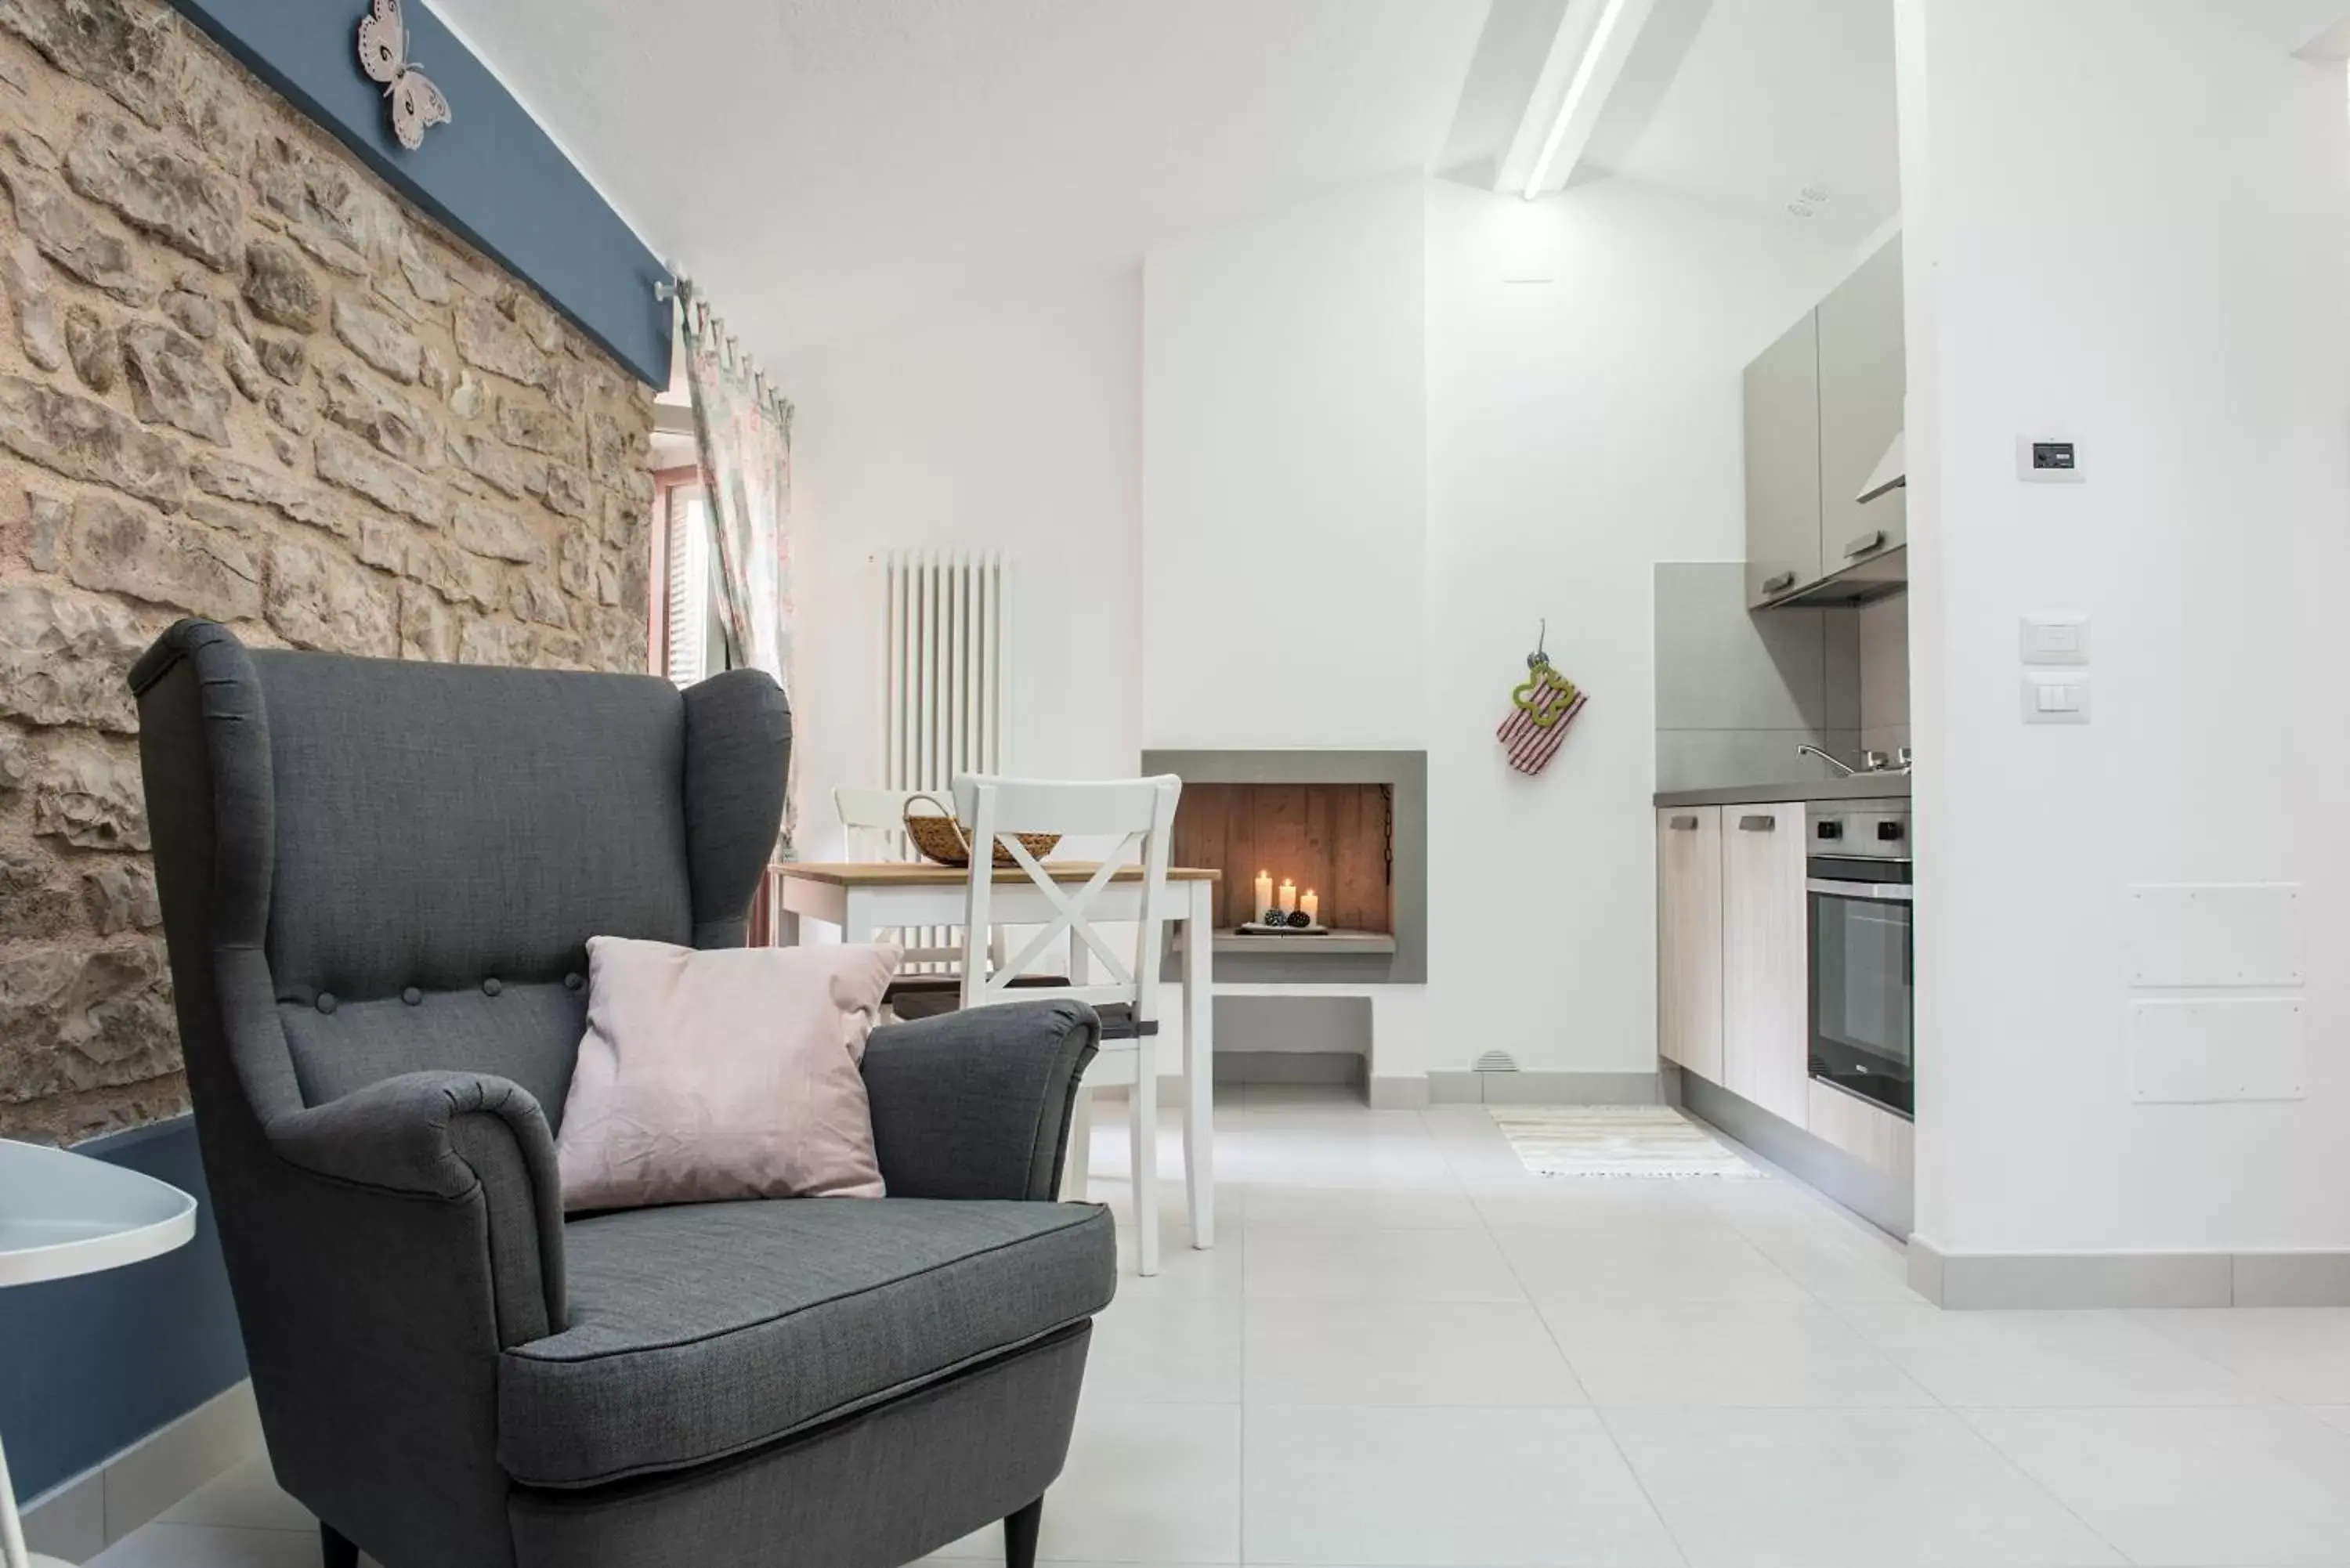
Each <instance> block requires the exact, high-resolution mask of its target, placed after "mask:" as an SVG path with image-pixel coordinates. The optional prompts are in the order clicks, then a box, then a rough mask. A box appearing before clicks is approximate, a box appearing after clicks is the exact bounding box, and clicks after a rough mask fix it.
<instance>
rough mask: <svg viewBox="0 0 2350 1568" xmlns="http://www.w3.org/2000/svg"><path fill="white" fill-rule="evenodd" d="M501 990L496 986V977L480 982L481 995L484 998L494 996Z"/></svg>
mask: <svg viewBox="0 0 2350 1568" xmlns="http://www.w3.org/2000/svg"><path fill="white" fill-rule="evenodd" d="M502 989H503V988H502V987H501V986H500V985H499V984H498V977H497V976H496V975H492V976H490V978H489V979H487V980H485V981H482V994H483V995H484V996H495V995H496V994H497V993H498V992H499V991H500V990H502Z"/></svg>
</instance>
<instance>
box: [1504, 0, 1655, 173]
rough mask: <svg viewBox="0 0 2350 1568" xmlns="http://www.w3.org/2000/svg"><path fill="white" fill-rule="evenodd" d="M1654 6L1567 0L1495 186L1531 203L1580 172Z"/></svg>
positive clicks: (1648, 1)
mask: <svg viewBox="0 0 2350 1568" xmlns="http://www.w3.org/2000/svg"><path fill="white" fill-rule="evenodd" d="M1655 10H1656V0H1568V4H1567V7H1566V12H1565V15H1564V16H1561V17H1560V18H1559V24H1558V33H1557V35H1556V36H1555V37H1554V38H1553V39H1552V40H1551V47H1550V55H1549V57H1547V58H1546V59H1544V62H1543V68H1542V75H1541V76H1540V77H1539V78H1537V79H1536V80H1535V82H1534V95H1533V96H1532V97H1531V98H1530V99H1527V100H1526V111H1525V114H1524V116H1523V118H1522V119H1520V120H1519V121H1518V133H1517V135H1516V136H1515V137H1513V139H1512V140H1511V142H1510V150H1509V151H1507V152H1506V153H1504V154H1503V157H1502V161H1501V164H1500V166H1499V167H1498V169H1497V170H1496V171H1495V179H1494V184H1493V188H1494V189H1495V190H1497V191H1512V192H1517V193H1518V194H1520V195H1522V196H1524V197H1525V198H1526V199H1527V200H1529V201H1532V200H1534V198H1536V197H1538V196H1543V195H1546V194H1548V193H1549V192H1553V191H1558V190H1563V189H1564V188H1565V185H1566V182H1568V181H1569V180H1570V179H1572V178H1574V175H1575V165H1576V164H1578V163H1580V162H1581V161H1583V154H1584V152H1585V151H1586V150H1587V149H1588V148H1589V147H1590V145H1591V137H1592V133H1593V132H1594V131H1596V130H1598V129H1599V121H1600V119H1601V117H1602V116H1604V115H1605V114H1606V113H1607V99H1608V96H1609V95H1610V94H1611V93H1613V92H1614V91H1615V90H1616V85H1617V83H1618V82H1619V81H1621V80H1622V79H1623V77H1624V65H1625V62H1626V61H1627V60H1629V59H1630V58H1631V57H1632V51H1633V49H1634V48H1635V47H1637V46H1638V43H1639V41H1640V29H1641V28H1643V27H1645V26H1648V18H1649V16H1651V15H1652V14H1653V13H1654V12H1655Z"/></svg>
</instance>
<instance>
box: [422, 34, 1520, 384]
mask: <svg viewBox="0 0 2350 1568" xmlns="http://www.w3.org/2000/svg"><path fill="white" fill-rule="evenodd" d="M1487 5H1488V0H985V3H980V0H668V3H666V4H655V3H650V0H434V8H435V9H436V10H437V11H438V12H440V13H441V14H442V16H444V17H446V18H447V20H448V21H449V22H450V24H451V25H452V26H453V27H454V28H455V29H456V30H457V31H458V32H459V33H460V34H461V35H462V36H463V37H464V38H465V39H466V41H467V42H468V43H469V44H471V45H472V46H473V48H474V50H475V51H476V52H477V53H479V54H480V55H481V56H482V57H483V58H484V60H485V61H486V62H487V63H488V64H489V65H490V67H492V69H494V71H496V72H497V74H498V75H499V76H500V77H501V78H503V79H504V81H505V83H506V85H507V86H508V88H510V89H511V90H513V91H514V93H515V96H516V97H517V98H518V99H521V100H522V102H523V103H524V104H525V107H527V108H528V109H530V111H531V112H532V113H533V114H534V115H535V116H536V118H537V119H539V120H540V122H541V123H542V124H543V125H545V126H546V128H547V130H549V132H550V133H551V134H552V135H553V136H554V137H555V138H556V140H557V141H558V142H560V143H561V144H562V145H563V146H564V148H565V149H566V151H568V152H569V153H570V154H571V156H572V157H573V158H574V159H575V160H576V161H577V162H578V163H579V165H580V167H581V168H582V169H584V170H585V171H587V175H588V177H589V178H590V179H591V180H593V181H595V182H596V183H597V184H598V187H599V188H600V189H601V190H602V191H603V192H604V193H605V195H606V197H607V198H608V200H610V201H611V202H612V203H613V204H614V205H615V206H616V207H618V208H619V210H620V212H621V213H622V214H623V215H624V216H626V217H627V218H628V219H629V221H630V222H631V223H634V224H635V225H636V226H637V228H638V230H639V233H640V234H642V235H643V237H644V239H645V241H646V242H647V243H648V244H650V245H651V246H652V247H653V248H654V249H655V250H657V251H659V252H660V254H662V255H663V256H665V257H666V258H667V259H668V260H669V261H670V262H671V265H674V266H677V267H678V268H680V269H681V270H683V271H685V272H688V273H690V274H691V275H693V276H695V277H696V278H697V279H699V280H700V281H701V282H702V284H703V285H704V286H706V287H707V288H708V290H709V292H710V294H711V296H712V298H713V299H714V300H715V301H716V303H717V304H718V305H719V306H720V307H721V308H722V309H723V312H724V313H725V315H726V317H727V318H728V321H729V323H730V325H731V326H732V327H733V329H734V331H735V332H736V334H737V335H738V336H739V337H741V338H742V340H743V343H744V345H745V346H746V347H749V348H754V350H756V351H757V352H759V353H760V354H761V355H763V356H764V357H766V358H768V359H769V360H770V362H771V364H772V363H777V362H780V361H781V360H783V359H784V358H786V357H787V355H788V351H789V349H790V348H791V347H792V346H793V345H795V344H796V343H799V342H803V341H806V340H807V339H809V338H812V337H821V336H826V335H828V334H831V333H835V332H838V331H842V330H846V329H848V328H851V327H858V326H860V325H865V324H868V323H870V322H873V321H876V320H879V319H881V318H885V317H890V316H894V315H898V314H900V313H902V312H905V311H908V310H910V309H914V308H918V307H919V306H921V305H923V304H926V303H935V302H936V301H938V300H939V299H941V298H945V297H951V296H955V295H958V294H962V293H976V292H980V291H983V290H987V289H991V288H994V287H997V286H1002V285H1003V284H1005V283H1007V282H1009V281H1012V280H1015V279H1017V278H1019V277H1021V276H1023V275H1031V274H1035V273H1036V272H1039V271H1049V270H1066V269H1075V268H1085V267H1088V266H1094V267H1098V266H1107V265H1112V264H1114V263H1118V262H1124V261H1130V260H1131V259H1132V258H1133V257H1134V256H1136V255H1138V254H1139V253H1140V252H1141V251H1142V250H1143V249H1144V248H1145V247H1147V246H1149V245H1150V244H1155V243H1158V242H1159V241H1160V240H1163V239H1167V238H1170V237H1172V236H1174V235H1177V234H1183V233H1186V232H1189V231H1191V230H1195V229H1199V228H1202V227H1207V226H1211V225H1213V224H1215V223H1222V222H1226V221H1229V220H1232V219H1233V218H1237V217H1241V216H1244V215H1247V214H1250V213H1256V212H1261V211H1268V210H1273V209H1277V208H1279V207H1281V206H1284V205H1286V204H1288V203H1291V202H1296V201H1299V200H1302V199H1304V198H1306V197H1309V196H1311V195H1313V194H1315V193H1317V192H1321V191H1325V190H1328V189H1333V188H1336V187H1337V186H1340V185H1343V184H1346V183H1348V182H1354V181H1357V180H1361V179H1366V178H1369V177H1372V176H1375V175H1378V174H1383V173H1389V172H1395V171H1404V170H1411V169H1423V170H1424V169H1427V168H1429V167H1430V166H1431V164H1432V163H1433V161H1434V160H1435V158H1436V156H1437V153H1438V151H1439V149H1440V146H1441V145H1442V142H1443V140H1444V136H1445V131H1446V128H1447V126H1448V125H1449V124H1450V123H1451V119H1452V116H1453V111H1454V107H1455V105H1456V103H1457V102H1458V100H1459V98H1460V95H1461V81H1462V78H1463V77H1464V75H1465V74H1466V72H1467V69H1468V66H1469V61H1470V57H1471V53H1472V51H1473V49H1474V48H1475V46H1476V42H1477V38H1478V35H1479V32H1480V29H1481V28H1482V26H1483V23H1484V20H1485V16H1486V11H1487Z"/></svg>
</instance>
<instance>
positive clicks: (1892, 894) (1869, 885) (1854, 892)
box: [1804, 877, 1918, 904]
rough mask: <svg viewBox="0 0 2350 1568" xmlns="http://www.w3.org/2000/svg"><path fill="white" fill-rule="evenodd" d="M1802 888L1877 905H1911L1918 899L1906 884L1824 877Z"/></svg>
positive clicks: (1811, 881)
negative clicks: (1837, 879)
mask: <svg viewBox="0 0 2350 1568" xmlns="http://www.w3.org/2000/svg"><path fill="white" fill-rule="evenodd" d="M1804 887H1805V888H1808V889H1810V890H1811V891H1812V892H1814V893H1826V894H1829V895H1832V896H1833V897H1835V898H1866V899H1869V900H1871V901H1872V902H1875V903H1879V904H1908V903H1913V902H1915V901H1916V899H1917V897H1918V889H1917V888H1914V887H1912V886H1911V885H1910V884H1908V883H1907V882H1832V881H1829V880H1828V879H1827V878H1826V877H1811V878H1809V879H1808V880H1806V881H1805V882H1804Z"/></svg>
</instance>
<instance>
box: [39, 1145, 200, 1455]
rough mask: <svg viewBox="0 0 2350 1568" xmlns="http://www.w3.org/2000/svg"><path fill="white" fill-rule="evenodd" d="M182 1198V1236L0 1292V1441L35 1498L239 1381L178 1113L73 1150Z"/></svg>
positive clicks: (196, 1169)
mask: <svg viewBox="0 0 2350 1568" xmlns="http://www.w3.org/2000/svg"><path fill="white" fill-rule="evenodd" d="M74 1152H75V1153H77V1154H86V1155H88V1156H90V1157H91V1158H96V1159H102V1160H105V1161H107V1162H108V1163H109V1164H112V1165H120V1166H123V1167H126V1168H130V1169H131V1170H136V1171H140V1172H142V1173H143V1174H145V1175H148V1176H151V1177H153V1178H155V1179H157V1180H159V1181H168V1182H170V1183H171V1184H172V1186H174V1187H176V1188H178V1189H180V1190H181V1191H182V1192H186V1193H190V1194H192V1195H193V1196H194V1198H195V1199H196V1236H195V1240H194V1241H191V1242H189V1243H188V1244H187V1245H186V1246H184V1247H182V1248H180V1249H179V1250H178V1251H172V1252H166V1253H164V1254H163V1255H162V1256H161V1257H160V1258H151V1259H149V1260H148V1261H147V1262H143V1263H133V1264H132V1265H131V1266H130V1267H129V1268H127V1269H115V1270H111V1271H109V1272H106V1273H101V1274H85V1275H82V1276H81V1277H80V1278H78V1279H71V1280H57V1281H55V1282H51V1283H48V1284H41V1285H16V1286H14V1287H12V1288H10V1289H8V1290H5V1291H0V1443H5V1445H6V1447H7V1450H8V1469H9V1470H10V1471H11V1472H12V1476H13V1479H14V1480H15V1481H16V1493H17V1495H18V1496H19V1497H21V1498H34V1497H38V1496H39V1495H40V1494H41V1493H42V1492H45V1491H47V1490H48V1489H49V1488H51V1487H53V1486H55V1485H57V1483H58V1482H59V1481H62V1480H71V1479H72V1478H73V1477H75V1476H77V1475H79V1474H80V1473H81V1472H82V1471H84V1470H86V1469H89V1468H90V1467H91V1466H92V1465H95V1464H98V1463H99V1462H100V1461H101V1460H104V1459H109V1458H111V1457H113V1456H114V1455H115V1454H118V1453H120V1452H121V1451H122V1450H123V1449H127V1448H129V1447H130V1445H131V1444H133V1443H135V1442H137V1441H139V1439H140V1438H144V1437H146V1436H147V1435H148V1434H149V1433H151V1432H153V1431H155V1430H156V1429H157V1428H161V1427H164V1426H167V1425H169V1424H170V1423H171V1422H172V1421H175V1420H177V1419H178V1418H179V1417H182V1416H184V1415H186V1414H187V1413H188V1412H189V1411H191V1410H193V1409H195V1408H196V1407H198V1406H200V1405H202V1404H203V1402H204V1401H205V1400H207V1399H210V1398H211V1397H213V1396H214V1395H216V1394H219V1393H221V1392H222V1391H223V1390H224V1389H227V1388H231V1387H234V1386H235V1385H236V1384H238V1383H239V1382H241V1381H243V1380H244V1337H243V1336H242V1334H240V1333H239V1332H238V1329H237V1323H236V1305H235V1303H234V1301H232V1300H231V1299H230V1296H229V1288H228V1269H227V1266H226V1265H225V1264H224V1262H222V1261H221V1250H220V1233H219V1232H218V1231H215V1230H214V1229H213V1218H212V1207H213V1206H212V1193H211V1191H210V1190H209V1189H207V1188H206V1187H205V1185H204V1166H203V1157H202V1156H201V1155H200V1154H199V1153H198V1152H197V1150H196V1124H195V1120H194V1118H193V1117H192V1116H180V1117H177V1118H175V1119H173V1120H172V1121H168V1122H158V1123H156V1124H155V1125H154V1126H152V1127H140V1128H138V1129H136V1130H135V1131H131V1132H126V1133H116V1134H113V1135H111V1136H109V1137H101V1138H92V1139H91V1140H90V1141H89V1142H88V1143H85V1144H79V1145H77V1146H76V1147H75V1150H74Z"/></svg>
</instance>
